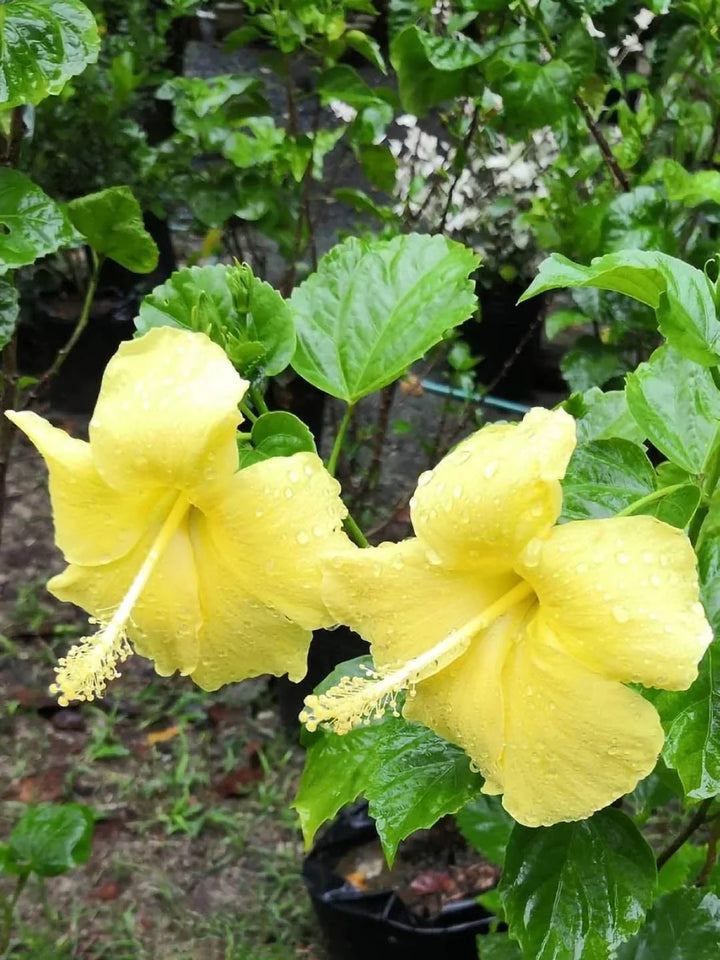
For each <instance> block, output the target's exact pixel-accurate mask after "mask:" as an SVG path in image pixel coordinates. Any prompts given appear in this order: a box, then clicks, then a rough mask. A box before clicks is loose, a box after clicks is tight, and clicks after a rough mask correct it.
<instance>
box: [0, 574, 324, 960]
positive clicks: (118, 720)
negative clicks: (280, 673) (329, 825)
mask: <svg viewBox="0 0 720 960" xmlns="http://www.w3.org/2000/svg"><path fill="white" fill-rule="evenodd" d="M13 619H14V621H15V622H14V624H13V629H12V631H9V632H10V635H11V637H13V638H15V637H17V638H18V639H10V640H7V641H6V642H3V643H2V644H0V703H1V704H2V708H1V711H0V732H2V734H3V736H2V738H1V739H0V782H7V783H9V784H10V785H11V787H10V791H9V793H8V795H7V796H6V798H5V799H4V800H3V801H2V803H0V840H2V839H3V838H4V837H5V836H6V835H7V834H8V833H9V831H10V829H11V828H12V824H13V823H14V821H15V820H16V819H17V818H18V816H19V815H20V813H21V811H22V809H24V806H23V803H22V802H21V800H19V799H18V790H22V789H25V788H26V787H27V785H28V784H29V783H33V784H34V783H35V782H36V781H37V784H38V792H39V796H38V799H42V800H52V801H57V802H65V801H80V802H83V803H87V804H89V805H90V806H91V807H92V808H93V809H94V810H95V812H96V815H97V817H98V823H97V827H96V836H95V840H94V845H93V856H92V857H91V859H90V861H89V862H88V863H87V864H86V865H85V866H83V867H81V868H78V869H76V870H75V871H73V872H71V873H69V874H67V875H65V876H63V877H59V878H55V879H54V880H51V881H49V883H48V901H49V902H48V904H47V906H45V907H44V906H43V902H42V900H43V898H42V896H41V891H40V890H39V889H38V887H37V886H36V885H34V884H32V883H31V884H29V885H28V887H27V888H26V890H25V892H24V893H23V897H22V899H21V901H20V910H19V917H18V923H17V926H16V929H15V934H14V938H13V942H12V948H11V950H10V952H9V954H8V956H9V957H11V958H13V960H294V958H304V960H321V958H322V956H323V954H322V952H321V948H320V946H319V944H318V939H317V931H316V930H315V928H314V923H313V920H312V916H311V911H310V905H309V900H308V897H307V895H306V893H305V890H304V887H303V884H302V878H301V873H300V871H301V863H302V847H301V840H300V835H299V830H298V825H297V820H296V816H295V814H294V812H293V811H292V810H291V808H290V802H291V800H292V797H293V795H294V790H295V787H296V783H297V778H298V776H299V772H300V769H301V764H302V755H301V752H300V749H299V748H298V747H297V746H296V744H295V743H294V737H292V736H290V735H288V734H287V733H286V732H285V731H284V730H282V728H281V726H280V723H279V720H278V716H277V711H276V710H275V708H274V705H273V702H272V698H271V695H270V693H269V690H268V685H267V684H266V683H264V682H262V681H250V682H248V683H246V684H241V685H236V686H234V687H229V688H226V689H225V690H221V691H219V692H218V693H217V694H213V695H207V694H204V693H203V692H202V691H199V690H197V689H196V688H194V687H192V686H191V684H190V683H189V681H187V680H179V679H177V678H175V679H172V678H170V679H163V678H160V677H156V676H155V675H154V674H153V673H151V672H150V671H149V670H148V668H147V665H146V663H145V662H144V661H141V660H140V658H134V661H131V662H130V664H129V665H128V666H129V669H126V671H125V673H126V676H124V677H123V678H122V679H121V680H119V681H116V685H115V687H114V689H113V690H112V691H111V695H110V697H109V698H108V699H107V701H105V702H99V703H92V704H84V705H83V706H82V709H81V710H80V711H79V714H80V720H79V721H78V722H77V726H76V727H73V728H71V729H58V728H57V727H56V726H55V725H54V723H53V721H52V711H48V710H47V708H46V704H47V701H46V700H45V699H44V694H45V690H46V687H47V683H48V681H49V679H51V675H52V671H51V668H50V666H49V664H50V663H51V662H52V661H53V660H54V657H55V656H56V655H57V653H58V652H61V651H62V650H64V649H66V648H67V645H68V643H69V640H68V636H67V634H68V628H67V625H63V627H62V629H61V630H59V631H56V630H55V629H54V628H52V626H50V628H49V629H48V625H49V624H51V623H52V619H51V614H48V613H47V610H46V607H45V604H44V602H40V600H39V599H38V594H37V592H33V591H32V590H28V591H27V592H26V593H25V594H23V595H22V597H21V599H20V601H19V602H18V604H17V605H16V608H15V616H14V618H13ZM78 629H80V628H79V627H78V626H77V625H76V626H75V632H77V631H78ZM33 630H41V631H42V633H43V641H42V643H40V642H38V641H37V640H35V639H31V634H32V631H33ZM36 704H39V705H40V706H39V707H38V706H37V705H36ZM58 766H59V767H60V768H61V774H60V779H59V781H58V779H57V777H56V778H55V780H54V781H52V782H50V780H49V779H48V772H49V771H52V769H53V768H55V767H58ZM249 766H254V768H255V771H256V772H255V773H254V774H253V776H252V777H251V778H249V782H248V783H247V784H244V783H240V785H239V786H238V789H237V795H232V796H227V795H225V793H226V791H223V790H222V789H220V785H221V782H222V780H223V778H224V777H227V776H228V775H237V773H238V771H242V770H244V769H245V768H247V767H249ZM256 778H257V779H256ZM46 779H48V784H46V783H45V780H46ZM56 781H57V782H56ZM43 791H45V793H46V794H48V795H45V794H44V793H43ZM10 886H11V885H10V882H9V881H2V880H1V879H0V889H3V890H4V892H7V891H8V890H9V889H10Z"/></svg>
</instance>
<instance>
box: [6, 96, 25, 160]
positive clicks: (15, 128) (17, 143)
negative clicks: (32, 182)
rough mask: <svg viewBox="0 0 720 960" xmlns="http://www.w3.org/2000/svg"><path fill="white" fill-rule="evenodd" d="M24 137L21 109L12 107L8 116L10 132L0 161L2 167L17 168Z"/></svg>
mask: <svg viewBox="0 0 720 960" xmlns="http://www.w3.org/2000/svg"><path fill="white" fill-rule="evenodd" d="M24 136H25V122H24V120H23V108H22V107H14V108H13V111H12V113H11V114H10V132H9V134H8V139H7V145H6V149H5V156H4V157H2V159H1V160H0V163H1V164H2V166H4V167H17V165H18V163H19V162H20V151H21V150H22V142H23V137H24Z"/></svg>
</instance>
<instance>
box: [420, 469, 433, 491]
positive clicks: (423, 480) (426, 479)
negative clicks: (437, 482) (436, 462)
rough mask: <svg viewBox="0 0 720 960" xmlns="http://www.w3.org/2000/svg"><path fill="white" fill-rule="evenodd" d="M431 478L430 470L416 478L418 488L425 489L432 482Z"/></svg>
mask: <svg viewBox="0 0 720 960" xmlns="http://www.w3.org/2000/svg"><path fill="white" fill-rule="evenodd" d="M432 476H433V475H432V470H426V471H425V473H421V474H420V476H419V477H418V482H417V485H418V487H426V486H427V485H428V484H429V483H430V481H431V480H432Z"/></svg>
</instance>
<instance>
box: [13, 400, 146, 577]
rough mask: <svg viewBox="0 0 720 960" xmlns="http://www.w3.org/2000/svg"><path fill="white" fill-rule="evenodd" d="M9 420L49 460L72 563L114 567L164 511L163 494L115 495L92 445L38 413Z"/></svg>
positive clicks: (60, 540) (62, 538) (58, 529)
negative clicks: (103, 564) (97, 460)
mask: <svg viewBox="0 0 720 960" xmlns="http://www.w3.org/2000/svg"><path fill="white" fill-rule="evenodd" d="M7 416H8V417H9V419H10V420H12V422H13V423H14V424H15V425H16V426H17V427H18V428H19V429H20V430H22V431H23V433H25V434H26V436H27V437H28V438H29V439H30V441H31V442H32V443H33V444H34V445H35V446H36V447H37V449H38V451H39V452H40V454H41V455H42V456H43V458H44V459H45V462H46V464H47V467H48V472H49V477H50V499H51V500H52V508H53V519H54V521H55V542H56V543H57V545H58V547H59V548H60V549H61V550H62V552H63V554H64V555H65V559H66V560H67V561H68V563H79V564H87V565H92V564H96V563H109V562H110V561H112V560H116V559H117V558H118V557H121V556H123V555H124V554H126V553H127V552H128V551H129V550H130V549H131V548H132V547H134V546H135V544H136V543H137V542H138V540H139V539H140V538H141V537H142V535H143V534H144V533H145V532H146V531H147V529H148V524H149V523H150V522H151V520H152V517H153V516H154V515H155V511H156V510H157V509H158V508H159V507H161V506H162V502H163V497H162V495H161V494H160V493H159V492H158V491H157V490H152V491H149V492H146V491H142V490H133V491H132V493H121V492H119V491H118V490H114V489H113V488H112V487H110V486H108V484H107V483H106V482H105V481H104V480H103V478H102V477H101V476H100V474H99V473H98V471H97V467H96V466H95V464H94V462H93V458H92V454H91V450H90V444H88V443H85V441H84V440H78V439H76V438H74V437H70V436H68V434H67V433H65V431H64V430H58V429H57V427H53V426H52V425H51V424H50V423H48V421H47V420H44V419H43V418H42V417H39V416H38V415H37V414H36V413H30V412H29V411H26V412H23V413H15V412H14V411H9V412H8V413H7Z"/></svg>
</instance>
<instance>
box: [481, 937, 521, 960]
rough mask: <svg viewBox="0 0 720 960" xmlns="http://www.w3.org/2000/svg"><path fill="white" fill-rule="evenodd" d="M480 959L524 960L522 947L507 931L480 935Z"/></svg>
mask: <svg viewBox="0 0 720 960" xmlns="http://www.w3.org/2000/svg"><path fill="white" fill-rule="evenodd" d="M477 939H478V951H479V954H478V955H479V957H480V960H523V955H522V953H521V952H520V947H519V946H518V945H517V944H516V943H515V941H514V940H511V939H510V937H509V936H508V935H507V934H506V933H494V934H488V935H487V936H485V937H478V938H477Z"/></svg>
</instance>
